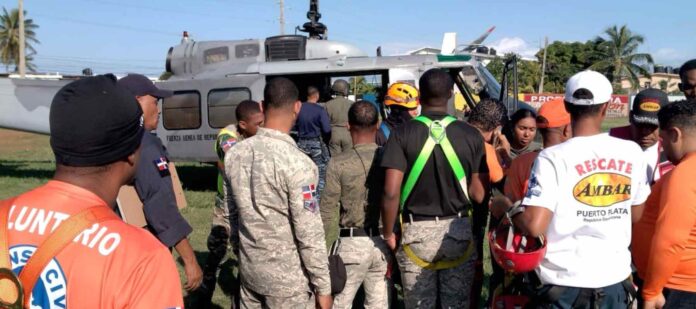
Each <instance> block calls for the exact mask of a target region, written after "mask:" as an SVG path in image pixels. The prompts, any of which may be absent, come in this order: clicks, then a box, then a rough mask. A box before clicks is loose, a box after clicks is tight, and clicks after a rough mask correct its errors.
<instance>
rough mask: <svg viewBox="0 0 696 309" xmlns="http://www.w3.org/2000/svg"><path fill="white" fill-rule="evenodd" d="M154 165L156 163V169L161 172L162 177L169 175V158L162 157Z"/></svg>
mask: <svg viewBox="0 0 696 309" xmlns="http://www.w3.org/2000/svg"><path fill="white" fill-rule="evenodd" d="M153 163H155V167H156V168H157V171H159V173H160V176H162V177H164V176H167V175H169V164H168V162H167V158H165V157H160V158H159V159H157V160H155V161H153Z"/></svg>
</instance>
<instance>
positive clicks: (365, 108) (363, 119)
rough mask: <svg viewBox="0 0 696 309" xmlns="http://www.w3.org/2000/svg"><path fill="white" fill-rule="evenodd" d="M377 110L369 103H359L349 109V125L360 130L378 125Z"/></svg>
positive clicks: (362, 101)
mask: <svg viewBox="0 0 696 309" xmlns="http://www.w3.org/2000/svg"><path fill="white" fill-rule="evenodd" d="M378 120H379V119H378V118H377V108H376V107H375V106H374V105H373V104H372V103H371V102H369V101H364V100H361V101H358V102H355V103H353V104H352V105H351V106H350V109H348V124H350V126H351V127H355V128H358V129H368V128H371V127H374V126H375V125H377V121H378Z"/></svg>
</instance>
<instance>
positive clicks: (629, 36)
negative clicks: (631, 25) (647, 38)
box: [590, 25, 654, 90]
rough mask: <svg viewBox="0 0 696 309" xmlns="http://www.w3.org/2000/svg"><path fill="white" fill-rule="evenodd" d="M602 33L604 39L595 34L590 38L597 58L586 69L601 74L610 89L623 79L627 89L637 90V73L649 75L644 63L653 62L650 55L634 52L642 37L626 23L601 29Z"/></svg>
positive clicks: (619, 83) (641, 41) (617, 88)
mask: <svg viewBox="0 0 696 309" xmlns="http://www.w3.org/2000/svg"><path fill="white" fill-rule="evenodd" d="M604 34H605V35H606V36H607V37H606V38H604V37H601V36H598V37H597V38H595V40H594V42H595V44H596V47H597V52H598V55H599V58H600V59H599V60H598V61H597V62H594V63H593V64H592V66H590V69H593V70H596V71H598V72H600V73H604V74H605V75H606V76H607V78H608V79H609V80H610V81H611V82H612V85H613V86H614V90H619V89H620V88H621V81H622V80H624V79H628V81H630V82H631V88H633V89H637V88H638V87H640V81H639V77H640V76H645V77H650V72H648V70H647V65H652V64H654V62H653V58H652V56H651V55H650V54H646V53H638V52H637V51H638V47H639V46H640V45H641V44H643V41H644V38H643V36H642V35H639V34H635V33H633V32H632V31H631V30H629V29H628V28H627V27H626V25H623V26H621V28H618V27H617V26H616V25H614V26H611V27H609V28H607V29H606V30H604Z"/></svg>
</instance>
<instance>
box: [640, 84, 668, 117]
mask: <svg viewBox="0 0 696 309" xmlns="http://www.w3.org/2000/svg"><path fill="white" fill-rule="evenodd" d="M667 104H669V98H668V97H667V94H666V93H664V92H663V91H661V90H658V89H653V88H650V89H645V90H643V91H641V92H639V93H638V94H637V95H636V97H635V98H634V99H633V108H632V109H631V123H636V124H651V125H656V126H658V125H660V122H659V121H658V120H657V112H659V111H660V109H661V108H663V107H664V106H665V105H667Z"/></svg>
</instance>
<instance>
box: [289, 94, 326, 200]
mask: <svg viewBox="0 0 696 309" xmlns="http://www.w3.org/2000/svg"><path fill="white" fill-rule="evenodd" d="M309 90H310V91H311V90H312V89H309ZM314 91H316V93H310V94H308V100H310V99H311V100H315V99H316V100H318V98H319V91H318V90H316V88H314ZM293 131H295V132H297V147H299V148H300V150H302V151H303V152H304V153H305V154H307V155H308V156H309V157H310V158H311V159H312V161H314V164H316V165H317V168H319V184H318V185H317V194H318V195H317V199H319V198H320V197H321V192H322V190H323V189H324V182H325V179H326V164H328V163H329V158H330V157H329V149H328V147H327V146H326V145H327V144H328V143H329V140H330V139H331V123H330V121H329V114H327V113H326V110H325V109H323V108H322V107H321V106H319V105H318V104H317V103H316V101H314V102H311V101H308V102H303V103H302V107H301V108H300V114H299V115H297V121H296V122H295V129H294V130H293Z"/></svg>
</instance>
